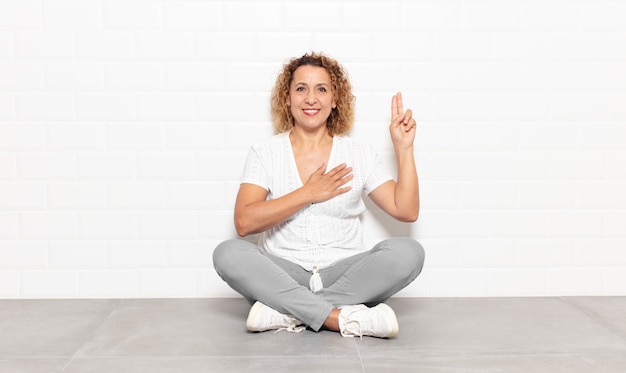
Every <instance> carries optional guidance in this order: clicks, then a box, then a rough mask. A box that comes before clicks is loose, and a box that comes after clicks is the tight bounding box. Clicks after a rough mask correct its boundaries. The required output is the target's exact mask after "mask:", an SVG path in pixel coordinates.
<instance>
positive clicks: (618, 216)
mask: <svg viewBox="0 0 626 373" xmlns="http://www.w3.org/2000/svg"><path fill="white" fill-rule="evenodd" d="M604 219H605V222H604V231H605V234H606V237H611V238H614V237H620V238H624V237H626V231H624V227H626V211H624V210H612V209H611V210H606V211H605V213H604Z"/></svg>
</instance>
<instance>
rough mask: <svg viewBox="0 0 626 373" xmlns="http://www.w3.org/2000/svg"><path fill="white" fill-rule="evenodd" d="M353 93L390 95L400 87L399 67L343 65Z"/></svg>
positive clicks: (390, 64)
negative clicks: (380, 92)
mask: <svg viewBox="0 0 626 373" xmlns="http://www.w3.org/2000/svg"><path fill="white" fill-rule="evenodd" d="M344 67H345V68H346V69H347V70H348V71H349V74H350V82H351V83H352V88H353V90H354V92H355V93H356V92H360V91H365V92H367V91H383V92H389V93H390V96H389V99H391V95H392V94H394V93H395V92H397V90H398V88H399V87H400V86H401V82H402V77H401V76H400V71H401V70H400V66H399V65H395V64H393V63H389V64H366V63H354V64H345V65H344Z"/></svg>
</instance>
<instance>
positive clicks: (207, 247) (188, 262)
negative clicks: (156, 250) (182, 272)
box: [167, 240, 220, 269]
mask: <svg viewBox="0 0 626 373" xmlns="http://www.w3.org/2000/svg"><path fill="white" fill-rule="evenodd" d="M219 242H220V241H217V240H176V241H168V243H167V258H168V265H167V266H168V268H202V269H204V268H212V267H213V250H212V249H213V248H215V247H216V246H217V245H218V244H219Z"/></svg>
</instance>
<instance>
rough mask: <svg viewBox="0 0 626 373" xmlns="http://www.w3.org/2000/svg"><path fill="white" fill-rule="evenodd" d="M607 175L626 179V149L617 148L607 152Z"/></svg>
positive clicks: (612, 177)
mask: <svg viewBox="0 0 626 373" xmlns="http://www.w3.org/2000/svg"><path fill="white" fill-rule="evenodd" d="M607 158H608V162H607V176H608V178H609V179H626V163H625V162H626V161H624V160H625V159H626V151H623V150H615V151H611V152H608V154H607Z"/></svg>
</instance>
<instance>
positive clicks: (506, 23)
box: [464, 1, 521, 31]
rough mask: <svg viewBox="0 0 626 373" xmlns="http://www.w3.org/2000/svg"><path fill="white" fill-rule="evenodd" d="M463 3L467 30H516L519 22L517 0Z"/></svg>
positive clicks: (519, 15)
mask: <svg viewBox="0 0 626 373" xmlns="http://www.w3.org/2000/svg"><path fill="white" fill-rule="evenodd" d="M464 5H465V29H466V30H469V31H518V30H519V28H520V24H521V14H520V6H519V4H518V3H517V2H508V1H507V2H487V3H482V2H469V3H467V4H464Z"/></svg>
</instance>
